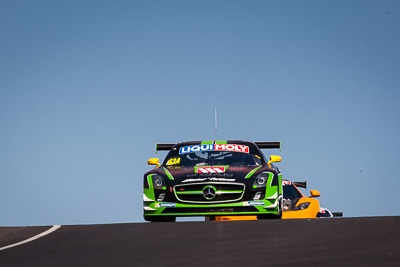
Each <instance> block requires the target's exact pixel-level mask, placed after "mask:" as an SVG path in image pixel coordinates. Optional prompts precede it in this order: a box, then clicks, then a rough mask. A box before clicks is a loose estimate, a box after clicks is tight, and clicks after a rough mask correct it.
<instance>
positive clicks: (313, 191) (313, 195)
mask: <svg viewBox="0 0 400 267" xmlns="http://www.w3.org/2000/svg"><path fill="white" fill-rule="evenodd" d="M310 194H311V196H312V197H319V196H321V194H320V193H319V191H317V190H310Z"/></svg>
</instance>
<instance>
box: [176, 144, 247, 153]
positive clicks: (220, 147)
mask: <svg viewBox="0 0 400 267" xmlns="http://www.w3.org/2000/svg"><path fill="white" fill-rule="evenodd" d="M199 151H233V152H242V153H249V147H248V146H245V145H235V144H208V145H194V146H184V147H181V148H180V149H179V154H185V153H192V152H199Z"/></svg>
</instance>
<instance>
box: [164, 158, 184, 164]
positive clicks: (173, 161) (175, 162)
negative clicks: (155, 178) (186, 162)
mask: <svg viewBox="0 0 400 267" xmlns="http://www.w3.org/2000/svg"><path fill="white" fill-rule="evenodd" d="M180 162H181V158H170V159H169V160H168V162H167V165H178V164H179V163H180Z"/></svg>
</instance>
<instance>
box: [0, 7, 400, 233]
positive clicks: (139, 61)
mask: <svg viewBox="0 0 400 267" xmlns="http://www.w3.org/2000/svg"><path fill="white" fill-rule="evenodd" d="M399 12H400V3H399V2H398V1H22V0H18V1H11V0H10V1H6V0H4V1H1V2H0V38H1V42H0V203H2V204H1V205H0V214H1V216H0V226H17V225H52V224H97V223H120V222H142V221H143V219H142V183H143V181H142V180H143V174H144V173H145V172H146V171H148V170H150V169H151V167H150V166H148V165H147V159H148V158H151V157H160V158H163V157H164V156H165V154H163V153H159V154H155V152H154V146H155V143H157V142H160V143H162V142H164V143H165V142H168V143H170V142H180V141H189V140H212V139H214V138H215V134H214V109H215V108H217V111H218V139H220V140H226V139H243V140H252V141H281V142H282V151H273V150H271V151H265V153H266V154H267V155H268V154H278V155H280V156H282V162H281V163H279V164H278V166H279V167H280V168H281V170H282V171H283V176H284V178H286V179H290V180H300V181H301V180H307V181H308V187H309V188H308V189H317V190H319V191H320V192H321V197H320V199H319V200H320V204H321V206H323V207H326V208H329V209H331V210H332V211H343V212H344V215H345V216H349V217H356V216H387V215H400V208H399V205H398V197H397V196H398V188H399V185H400V182H399V179H400V177H399V174H398V169H397V165H398V160H399V152H398V151H399V150H400V142H399V137H400V120H399V115H400V106H399V104H398V101H399V100H400V90H399V89H400V75H399V74H400V73H399V70H400V14H399Z"/></svg>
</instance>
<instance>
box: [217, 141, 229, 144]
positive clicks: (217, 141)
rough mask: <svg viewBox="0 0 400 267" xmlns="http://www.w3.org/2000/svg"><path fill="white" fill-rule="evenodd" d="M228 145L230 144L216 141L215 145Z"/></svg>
mask: <svg viewBox="0 0 400 267" xmlns="http://www.w3.org/2000/svg"><path fill="white" fill-rule="evenodd" d="M227 143H228V141H215V144H217V145H225V144H227Z"/></svg>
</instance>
